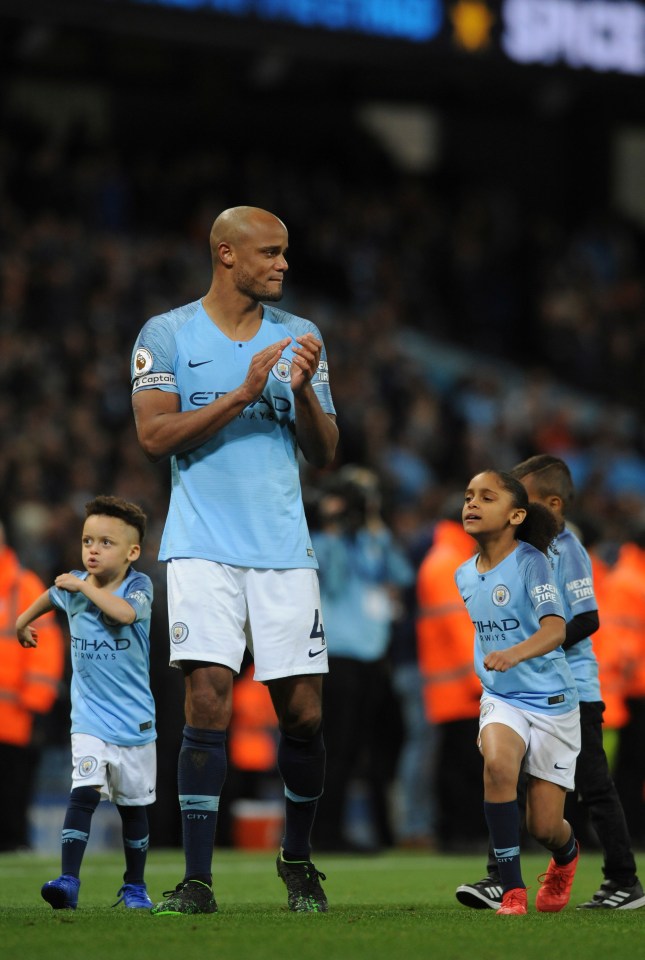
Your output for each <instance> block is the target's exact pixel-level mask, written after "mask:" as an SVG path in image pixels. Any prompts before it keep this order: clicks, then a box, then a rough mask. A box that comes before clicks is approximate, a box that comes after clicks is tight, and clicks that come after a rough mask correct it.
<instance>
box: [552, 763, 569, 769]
mask: <svg viewBox="0 0 645 960" xmlns="http://www.w3.org/2000/svg"><path fill="white" fill-rule="evenodd" d="M553 768H554V769H555V770H568V769H569V768H568V767H561V766H559V764H557V763H554V764H553Z"/></svg>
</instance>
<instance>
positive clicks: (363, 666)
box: [312, 465, 414, 852]
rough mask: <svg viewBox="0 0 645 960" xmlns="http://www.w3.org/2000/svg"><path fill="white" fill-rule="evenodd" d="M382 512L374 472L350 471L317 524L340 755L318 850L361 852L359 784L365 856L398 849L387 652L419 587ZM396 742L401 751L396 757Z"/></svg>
mask: <svg viewBox="0 0 645 960" xmlns="http://www.w3.org/2000/svg"><path fill="white" fill-rule="evenodd" d="M380 507H381V499H380V491H379V486H378V480H377V478H376V476H375V474H373V473H372V472H371V471H370V470H366V469H363V468H361V467H356V466H353V465H347V466H345V467H343V468H341V470H339V471H338V472H337V473H336V474H334V476H333V477H332V478H331V481H330V482H329V483H328V485H327V486H326V488H325V489H324V490H323V492H322V495H321V497H320V499H319V500H318V503H317V504H316V514H317V516H316V518H315V519H314V522H313V523H312V528H313V529H312V544H313V547H314V550H315V551H316V556H317V557H318V561H319V564H320V569H319V576H320V591H321V600H322V605H323V606H322V609H323V611H324V618H325V619H324V629H325V638H326V641H327V647H328V654H329V674H328V676H326V677H325V680H324V683H323V711H324V710H325V709H327V711H328V712H327V714H326V715H325V743H326V745H327V750H328V751H333V757H334V762H333V764H330V765H328V767H327V771H326V778H325V792H324V793H323V795H322V797H321V798H320V800H319V801H318V812H317V817H316V823H315V825H314V831H313V845H314V848H315V849H317V850H334V851H340V852H343V851H345V852H352V851H356V850H357V849H362V845H361V844H360V843H357V842H355V841H353V840H352V838H351V837H350V836H348V831H347V801H348V798H349V790H350V785H351V783H352V781H353V780H354V779H355V778H361V779H362V780H364V781H365V783H366V784H367V787H368V796H369V805H370V817H371V837H369V839H368V840H366V841H365V849H366V850H378V849H380V848H383V847H388V846H392V844H393V837H392V830H391V826H390V818H389V813H388V803H387V787H388V782H389V780H390V778H391V776H392V767H393V765H394V761H395V758H396V744H397V743H398V737H399V732H400V731H399V726H400V717H399V713H398V707H397V704H396V699H395V697H394V694H393V691H392V686H391V682H390V675H389V665H388V662H387V659H386V654H387V650H388V646H389V642H390V630H391V625H392V622H393V621H394V620H395V618H396V617H397V614H398V612H399V609H400V604H399V597H400V591H401V590H402V589H404V588H405V587H407V586H409V585H410V584H411V583H413V582H414V570H413V569H412V566H411V565H410V563H409V562H408V560H407V558H406V556H405V553H404V552H403V550H402V548H401V547H400V546H399V545H398V544H397V543H396V541H395V539H394V536H393V534H392V532H391V531H390V530H389V528H388V527H387V526H386V524H385V523H384V521H383V519H382V517H381V512H380ZM388 744H393V749H392V750H391V751H390V750H389V749H388ZM329 755H331V754H329Z"/></svg>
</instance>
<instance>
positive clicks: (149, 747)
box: [72, 733, 157, 807]
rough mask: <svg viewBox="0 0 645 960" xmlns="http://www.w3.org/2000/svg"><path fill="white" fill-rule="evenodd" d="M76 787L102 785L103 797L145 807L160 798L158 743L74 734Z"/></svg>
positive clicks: (123, 804) (73, 754) (119, 802)
mask: <svg viewBox="0 0 645 960" xmlns="http://www.w3.org/2000/svg"><path fill="white" fill-rule="evenodd" d="M72 766H73V768H72V788H74V787H100V788H101V800H111V801H112V803H116V804H118V805H119V806H120V807H144V806H146V805H147V804H149V803H154V802H155V800H156V799H157V794H156V789H155V788H156V783H157V744H156V741H155V740H152V741H151V742H150V743H143V744H141V746H137V747H120V746H118V745H117V744H116V743H106V742H105V741H104V740H99V738H98V737H93V736H91V734H89V733H73V734H72Z"/></svg>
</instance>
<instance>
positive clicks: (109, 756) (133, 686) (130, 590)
mask: <svg viewBox="0 0 645 960" xmlns="http://www.w3.org/2000/svg"><path fill="white" fill-rule="evenodd" d="M85 514H86V518H85V524H84V526H83V535H82V559H83V566H84V568H85V570H83V571H80V570H73V571H72V572H71V573H63V574H60V575H59V576H58V577H56V580H55V582H54V586H52V587H50V589H49V590H48V591H46V592H45V593H43V594H42V595H41V596H40V597H39V598H38V599H37V600H36V601H35V602H34V603H33V604H32V605H31V606H30V607H29V608H28V609H27V610H25V611H24V612H23V613H21V614H20V616H19V617H18V620H17V621H16V633H17V636H18V640H19V642H20V643H21V644H22V646H23V647H35V646H37V644H38V633H37V630H36V629H35V628H34V627H32V626H30V624H31V623H32V622H33V621H34V620H36V619H37V618H38V617H40V616H41V615H42V614H43V613H45V612H46V611H48V610H52V609H53V608H54V607H58V608H59V609H61V610H64V611H65V613H66V614H67V617H68V620H69V629H70V634H71V654H72V689H71V701H72V710H71V718H72V725H71V733H72V766H73V770H72V791H71V793H70V797H69V804H68V807H67V813H66V815H65V821H64V824H63V831H62V838H61V842H62V873H61V876H60V877H58V878H57V879H56V880H50V881H49V882H48V883H45V884H44V886H43V887H42V890H41V894H42V896H43V899H44V900H46V901H47V903H49V904H51V906H52V907H53V908H54V910H61V909H67V910H75V909H76V906H77V903H78V892H79V887H80V879H79V875H80V868H81V863H82V860H83V855H84V853H85V848H86V846H87V842H88V839H89V835H90V826H91V821H92V816H93V814H94V811H95V810H96V808H97V806H98V804H99V802H100V800H102V799H105V800H111V801H112V802H113V803H114V804H115V805H116V808H117V810H118V812H119V814H120V816H121V821H122V824H123V847H124V852H125V867H126V869H125V873H124V876H123V885H122V886H121V888H120V890H119V892H118V894H117V896H118V897H119V899H118V900H117V903H121V902H122V903H123V904H124V906H126V907H129V908H135V909H136V908H140V909H150V907H151V906H152V902H151V900H150V898H149V897H148V893H147V890H146V885H145V882H144V869H145V863H146V854H147V850H148V815H147V812H146V807H147V806H148V805H149V804H151V803H154V801H155V799H156V796H155V785H156V743H155V741H156V729H155V704H154V699H153V696H152V692H151V690H150V636H149V634H150V614H151V605H152V583H151V581H150V578H149V577H147V576H146V575H145V574H143V573H138V572H137V571H136V570H134V569H133V568H132V566H131V565H132V563H133V562H135V561H136V560H137V559H138V557H139V556H140V553H141V544H142V542H143V538H144V535H145V528H146V517H145V514H144V513H143V511H142V510H141V509H140V508H139V507H138V506H137V505H136V504H133V503H128V502H127V501H125V500H122V499H120V498H118V497H110V496H99V497H96V498H95V499H94V500H91V501H90V502H89V503H87V504H86V505H85ZM116 905H117V904H115V906H116Z"/></svg>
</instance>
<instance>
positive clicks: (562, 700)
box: [455, 540, 578, 714]
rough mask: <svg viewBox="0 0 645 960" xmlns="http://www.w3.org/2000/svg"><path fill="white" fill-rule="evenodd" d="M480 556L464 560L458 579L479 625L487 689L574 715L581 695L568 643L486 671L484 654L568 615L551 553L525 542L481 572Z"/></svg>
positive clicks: (480, 671) (479, 657) (536, 708)
mask: <svg viewBox="0 0 645 960" xmlns="http://www.w3.org/2000/svg"><path fill="white" fill-rule="evenodd" d="M476 561H477V557H476V556H475V557H472V558H471V559H469V560H467V561H466V562H465V563H463V564H462V565H461V566H460V567H459V568H458V569H457V571H456V573H455V582H456V584H457V588H458V590H459V593H460V594H461V597H462V599H463V601H464V603H465V604H466V608H467V610H468V613H469V615H470V618H471V620H472V622H473V625H474V627H475V672H476V673H477V676H478V677H479V679H480V680H481V682H482V685H483V687H484V690H485V691H486V692H488V693H492V694H494V696H497V697H502V698H503V699H505V700H509V701H510V702H512V703H513V704H515V705H516V706H518V707H520V708H523V709H525V710H531V711H533V712H535V713H551V714H559V713H568V711H569V710H573V709H574V707H575V706H576V705H577V703H578V693H577V690H576V685H575V681H574V679H573V676H572V673H571V670H570V669H569V666H568V664H567V659H566V657H565V655H564V651H563V649H562V647H556V649H555V650H552V651H551V652H550V653H547V654H544V655H543V656H541V657H534V658H533V659H531V660H525V661H524V662H523V663H519V664H518V665H517V666H516V667H512V668H511V669H510V670H507V671H506V672H505V673H501V672H499V671H497V670H486V669H485V667H484V657H485V656H486V655H487V654H488V653H490V652H491V651H492V650H506V649H507V648H508V647H512V646H514V645H515V644H517V643H521V641H522V640H526V639H527V638H528V637H530V636H531V635H532V634H534V633H535V632H536V630H538V628H539V626H540V620H541V619H542V617H546V616H557V617H562V618H563V619H564V609H563V606H562V601H561V599H560V595H559V592H558V588H557V586H556V584H555V582H554V575H553V570H552V569H551V564H550V563H549V561H548V559H547V557H546V556H545V555H544V554H543V553H541V552H540V551H539V550H537V549H536V548H535V547H533V546H531V544H529V543H525V542H524V541H523V540H519V541H518V543H517V547H516V549H515V550H513V552H512V553H510V554H509V555H508V556H507V557H506V558H505V559H504V560H502V562H501V563H500V564H498V565H497V566H496V567H495V568H494V569H493V570H488V571H486V573H479V572H478V570H477V567H476Z"/></svg>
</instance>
